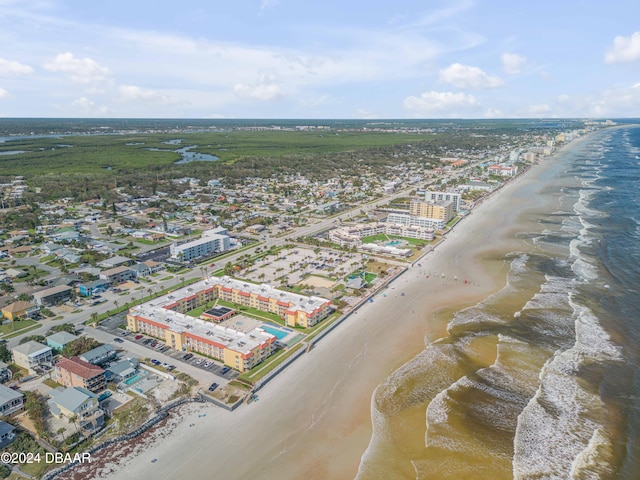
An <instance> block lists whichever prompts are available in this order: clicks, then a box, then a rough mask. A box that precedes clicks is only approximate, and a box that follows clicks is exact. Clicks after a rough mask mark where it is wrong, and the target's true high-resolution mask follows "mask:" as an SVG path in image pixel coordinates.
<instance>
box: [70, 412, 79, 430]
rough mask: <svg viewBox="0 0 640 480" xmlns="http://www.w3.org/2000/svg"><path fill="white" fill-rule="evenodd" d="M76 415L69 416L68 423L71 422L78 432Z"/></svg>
mask: <svg viewBox="0 0 640 480" xmlns="http://www.w3.org/2000/svg"><path fill="white" fill-rule="evenodd" d="M77 422H78V415H72V416H70V417H69V423H73V424H74V425H75V426H76V433H78V423H77Z"/></svg>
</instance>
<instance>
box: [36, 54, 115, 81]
mask: <svg viewBox="0 0 640 480" xmlns="http://www.w3.org/2000/svg"><path fill="white" fill-rule="evenodd" d="M44 68H46V69H47V70H49V71H51V72H65V73H69V74H70V76H71V80H73V81H74V82H77V83H92V82H98V81H101V80H105V79H106V78H107V75H108V74H109V69H108V68H106V67H103V66H101V65H100V64H98V62H96V61H95V60H92V59H90V58H76V57H75V56H74V55H73V54H72V53H70V52H67V53H59V54H58V55H57V56H56V58H54V59H53V60H51V61H50V62H47V63H46V64H45V65H44Z"/></svg>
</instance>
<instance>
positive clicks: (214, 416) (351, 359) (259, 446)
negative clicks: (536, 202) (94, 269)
mask: <svg viewBox="0 0 640 480" xmlns="http://www.w3.org/2000/svg"><path fill="white" fill-rule="evenodd" d="M586 138H588V136H584V137H581V138H580V139H578V140H574V141H573V142H571V143H570V144H568V145H566V146H565V147H563V148H561V149H559V150H558V151H557V152H556V153H555V154H554V155H553V156H552V157H550V158H547V159H545V160H544V161H543V162H541V163H539V164H537V165H534V166H532V167H530V168H529V169H528V170H527V171H526V172H524V173H523V174H521V175H519V176H518V177H516V178H514V179H513V180H511V181H509V182H507V183H506V184H505V185H503V186H502V187H501V188H500V189H499V190H498V191H496V192H494V193H493V194H491V195H490V196H489V197H488V198H486V199H485V200H484V201H482V203H481V204H480V205H477V206H476V207H475V208H474V210H472V212H471V213H470V214H469V215H468V216H467V217H466V218H464V219H463V221H461V222H459V223H458V224H456V225H455V227H454V228H453V229H452V230H451V231H449V232H448V233H447V235H446V237H445V239H444V241H441V242H440V243H438V245H437V246H436V247H435V248H434V249H432V250H431V251H429V252H428V253H426V254H425V255H423V256H422V257H420V259H419V260H416V261H415V262H414V265H413V266H412V267H410V268H409V269H408V270H407V271H405V272H404V273H403V274H402V275H400V276H399V277H398V278H397V279H395V280H394V281H393V282H391V283H390V284H389V286H388V287H387V289H386V294H387V297H382V296H380V295H377V296H376V297H375V301H374V302H373V303H367V304H365V305H364V306H363V307H362V308H361V309H360V313H359V315H358V316H357V317H356V316H352V317H351V318H349V319H347V320H346V321H345V322H343V323H342V324H341V325H339V326H337V327H336V328H335V330H334V331H333V332H332V333H331V334H330V335H329V336H328V338H327V339H326V340H325V341H323V342H320V343H319V344H318V345H316V346H315V347H314V349H313V350H311V351H310V352H309V353H308V354H305V355H303V356H302V357H301V358H300V359H298V360H297V361H296V362H294V363H293V364H292V365H290V366H289V367H287V369H286V371H285V372H283V373H281V374H280V375H278V376H277V377H275V378H274V379H272V380H271V381H270V382H269V386H268V387H266V388H265V389H263V390H262V391H261V393H260V402H258V403H255V402H254V403H253V404H251V405H245V406H243V407H242V408H240V409H239V410H238V411H236V412H234V413H229V412H226V411H222V410H220V409H215V408H213V409H212V408H206V407H202V408H203V409H205V410H202V411H206V413H207V416H206V417H198V421H197V424H196V425H195V427H196V428H189V427H186V429H185V426H186V424H187V423H188V422H186V421H185V422H183V423H182V424H178V425H177V426H175V427H174V430H172V431H171V432H170V433H169V434H170V435H171V436H170V437H169V438H167V439H165V440H164V442H162V443H160V444H158V445H153V447H154V448H153V451H151V449H150V448H147V449H144V450H143V451H141V452H139V453H138V454H137V455H135V456H132V457H131V458H123V461H122V462H121V463H120V465H118V466H115V467H114V469H113V470H112V471H111V472H110V473H109V474H107V476H106V477H104V476H103V477H102V478H114V479H115V478H118V479H123V478H144V476H145V475H150V474H152V473H153V476H154V478H159V479H160V478H167V479H169V478H174V477H175V476H177V475H187V476H188V477H195V476H205V477H207V476H211V474H212V472H215V474H216V476H223V475H224V476H226V477H227V478H238V479H243V478H265V479H269V478H278V479H289V478H290V479H297V478H310V479H313V478H318V479H330V478H336V479H337V478H353V477H355V475H356V473H357V471H358V467H359V463H360V458H361V456H362V455H363V452H365V451H366V449H367V445H368V444H369V442H370V440H371V438H372V424H371V402H372V399H373V393H374V391H375V389H376V388H377V386H378V385H379V384H380V383H381V382H382V381H383V380H384V379H385V378H387V377H388V376H389V375H390V374H391V373H392V372H393V371H395V370H397V369H398V368H400V367H401V366H402V365H404V364H406V363H407V362H408V361H409V360H411V359H412V358H413V357H415V356H416V355H417V354H418V353H420V351H422V350H424V347H425V338H426V337H427V336H433V335H435V336H436V337H438V336H441V335H440V333H439V332H433V331H431V330H432V328H433V327H435V326H436V325H433V323H434V322H433V321H432V320H433V317H434V315H436V314H437V313H438V312H441V311H443V310H444V309H456V310H460V309H462V308H464V307H466V306H469V305H473V304H475V303H477V302H478V301H480V300H482V299H484V298H486V297H487V296H488V295H490V294H492V293H494V292H495V291H497V290H498V289H500V288H502V286H504V283H505V281H506V271H505V270H504V264H503V262H502V260H501V258H500V259H499V258H498V256H497V255H493V253H495V252H499V251H503V250H504V249H515V248H517V246H518V245H519V241H518V240H517V239H516V238H514V237H513V235H512V234H511V233H510V230H511V228H512V227H511V226H510V224H509V222H508V221H503V222H502V223H501V224H500V225H498V227H499V228H496V224H495V215H494V213H495V211H496V209H498V210H500V207H501V206H502V208H504V209H506V210H509V209H511V210H512V211H511V215H517V214H518V212H519V211H520V210H521V209H522V208H527V207H528V205H527V204H526V203H522V205H521V206H520V208H519V209H518V208H516V210H513V200H514V198H515V197H517V192H518V189H519V187H521V186H522V185H523V183H525V182H526V183H525V184H531V183H533V182H534V181H535V175H532V172H539V171H543V170H544V165H545V164H547V163H548V162H552V161H553V159H555V158H556V157H557V156H558V155H560V154H561V153H562V152H564V151H565V150H566V149H567V148H573V146H574V145H576V144H577V143H580V142H582V141H583V140H584V139H586ZM532 177H534V178H533V179H532ZM520 200H521V201H522V200H524V199H520ZM483 227H484V228H483ZM479 232H482V234H479ZM493 257H495V258H493ZM418 264H421V265H422V266H418ZM456 277H457V279H456ZM402 293H405V295H404V296H403V295H402ZM159 428H163V427H159ZM156 443H157V442H156ZM337 447H338V448H337ZM154 458H157V462H153V463H152V460H153V459H154ZM103 473H104V472H103Z"/></svg>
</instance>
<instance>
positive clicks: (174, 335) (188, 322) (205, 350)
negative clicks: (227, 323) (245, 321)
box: [127, 305, 276, 372]
mask: <svg viewBox="0 0 640 480" xmlns="http://www.w3.org/2000/svg"><path fill="white" fill-rule="evenodd" d="M127 326H128V328H129V330H131V331H133V332H142V333H146V334H147V335H150V336H153V337H156V338H159V339H161V340H164V342H165V344H166V345H168V346H170V347H171V348H173V349H175V350H182V351H192V352H197V353H201V354H203V355H206V356H208V357H211V358H214V359H216V360H220V361H222V362H224V363H225V365H228V366H230V367H232V368H235V369H236V370H238V371H240V372H245V371H247V370H250V369H251V368H253V367H254V366H256V365H258V364H259V363H260V362H262V361H264V360H265V359H266V358H268V357H269V356H270V355H271V354H272V353H273V352H274V351H275V342H276V337H275V335H271V334H270V333H267V332H265V331H264V330H262V329H260V328H255V329H253V330H250V331H248V332H239V331H237V330H234V329H232V328H225V327H223V326H221V325H216V324H214V323H211V322H207V321H205V320H200V319H198V318H194V317H190V316H189V315H185V314H183V313H179V312H176V311H172V310H167V309H164V308H159V307H152V306H148V305H140V306H137V307H134V308H132V309H131V310H130V312H129V314H128V315H127Z"/></svg>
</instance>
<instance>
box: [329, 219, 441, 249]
mask: <svg viewBox="0 0 640 480" xmlns="http://www.w3.org/2000/svg"><path fill="white" fill-rule="evenodd" d="M434 233H435V232H434V230H433V229H432V228H424V227H419V226H412V225H404V224H400V223H389V222H371V223H358V224H356V225H350V226H347V227H340V228H334V229H333V230H331V231H330V232H329V240H331V241H332V242H334V243H337V244H338V245H340V246H342V247H345V246H347V247H358V246H360V245H361V244H362V239H363V238H364V237H370V236H372V235H379V234H385V235H395V236H398V237H407V238H417V239H420V240H433V236H434Z"/></svg>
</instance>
